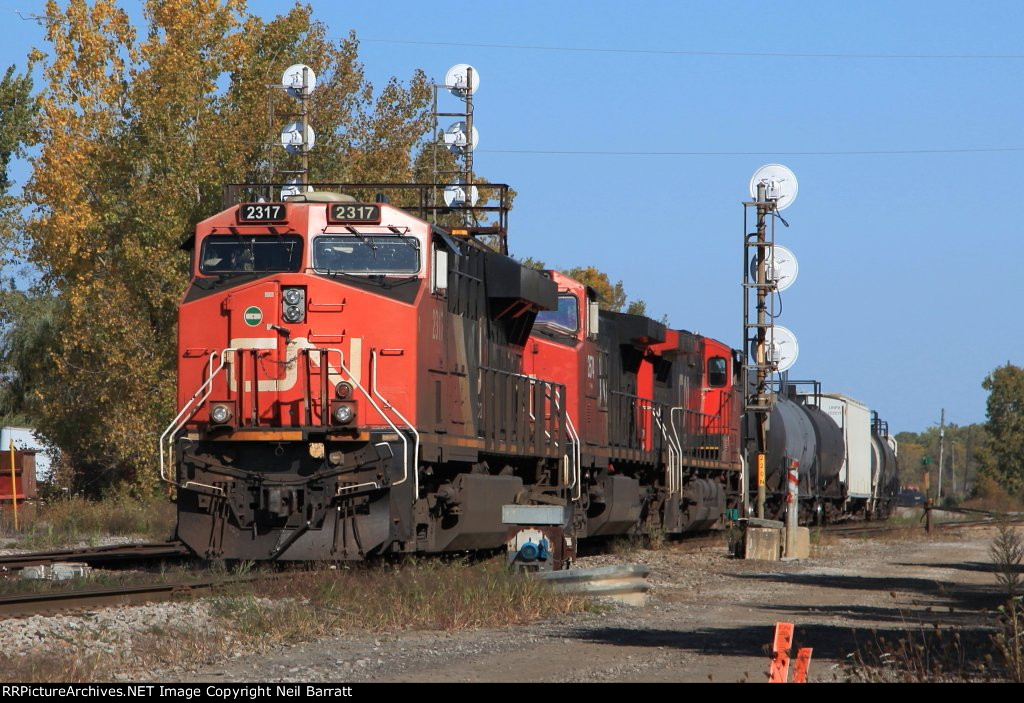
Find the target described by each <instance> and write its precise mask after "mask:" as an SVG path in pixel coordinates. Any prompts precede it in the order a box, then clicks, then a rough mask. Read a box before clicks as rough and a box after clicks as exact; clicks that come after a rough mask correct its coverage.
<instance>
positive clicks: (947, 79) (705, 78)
mask: <svg viewBox="0 0 1024 703" xmlns="http://www.w3.org/2000/svg"><path fill="white" fill-rule="evenodd" d="M126 7H130V8H132V9H131V11H132V14H133V15H134V16H136V17H139V16H140V14H141V13H140V12H139V11H138V9H137V7H134V5H133V4H130V3H126ZM250 7H251V9H252V10H253V11H254V12H257V13H258V14H261V15H264V16H267V17H270V16H272V15H274V14H275V13H277V12H279V11H280V10H281V9H283V8H284V7H287V4H285V3H280V2H269V1H260V2H252V3H251V5H250ZM314 8H315V12H316V16H317V17H318V18H319V19H321V20H323V21H324V22H325V23H326V24H327V26H328V27H329V28H330V31H331V34H332V35H335V36H338V37H340V36H342V35H344V34H346V33H347V32H348V31H349V29H355V30H356V32H357V34H358V36H359V37H360V39H361V40H362V41H363V43H362V47H361V52H360V56H361V59H362V61H363V63H364V64H365V66H366V69H367V74H368V76H369V77H370V78H371V80H373V81H374V82H376V83H378V84H380V83H383V82H384V81H385V80H386V79H387V78H388V77H389V76H391V75H396V76H399V77H401V78H406V77H408V76H409V75H410V74H411V73H412V71H413V70H415V69H417V68H422V69H424V70H425V71H427V73H428V75H431V76H432V77H434V78H436V79H438V80H440V79H441V78H442V77H443V75H444V72H445V70H446V69H447V68H448V67H449V66H450V65H452V64H455V63H462V62H466V63H471V64H473V66H475V67H476V68H477V69H478V70H479V72H480V74H481V77H482V81H481V87H480V90H479V92H478V93H477V94H476V96H475V100H476V124H477V127H478V129H479V131H480V145H479V150H478V152H477V154H476V165H477V170H478V172H479V173H481V174H482V175H484V176H486V177H487V178H489V179H490V180H493V181H501V182H506V183H509V184H511V185H512V186H514V187H515V188H516V189H517V190H518V191H519V198H518V200H517V202H516V208H515V210H514V212H513V214H512V217H511V223H510V225H511V226H510V239H509V241H510V247H511V249H512V251H513V253H514V254H516V255H520V256H526V255H529V256H533V257H535V258H539V259H543V260H544V261H546V262H547V263H548V264H549V265H552V266H557V267H570V266H574V265H594V266H597V267H599V268H601V269H603V270H605V271H607V272H608V273H609V274H610V275H611V276H612V278H613V280H617V279H622V281H623V282H624V284H625V286H626V290H627V291H628V292H629V294H630V295H631V297H639V298H643V299H644V300H645V301H647V305H648V311H649V312H651V313H652V314H653V315H654V316H655V317H660V316H661V315H663V314H667V315H668V316H669V319H670V321H671V323H672V325H673V326H677V327H683V328H687V329H691V330H697V331H700V332H701V333H703V334H707V335H710V336H714V337H717V338H720V339H722V340H724V341H726V342H728V343H730V344H732V345H734V346H736V345H738V344H739V343H740V340H741V332H742V316H741V313H742V297H741V289H740V281H741V276H742V270H741V259H742V256H741V254H742V241H743V212H742V207H741V205H740V203H741V202H742V201H743V200H744V199H745V198H746V197H747V192H746V189H747V183H748V181H749V179H750V176H751V174H752V173H753V171H754V170H755V169H756V168H757V167H758V166H760V165H761V164H764V163H771V162H779V163H783V164H786V165H787V166H789V167H790V168H791V169H793V171H794V172H795V173H796V175H797V176H798V177H799V180H800V195H799V198H798V200H797V201H796V202H795V203H794V204H793V205H792V207H790V208H789V209H787V210H786V211H785V213H784V215H785V217H786V219H787V220H788V221H789V223H790V225H791V227H790V228H789V229H784V228H781V227H780V228H779V229H778V230H777V238H778V242H779V243H780V244H784V245H786V246H787V247H789V248H790V249H792V250H793V251H794V252H795V253H796V255H797V257H798V258H799V261H800V277H799V280H798V281H797V282H796V283H795V284H794V285H793V287H792V288H790V289H789V290H788V291H786V292H785V293H784V294H783V296H784V297H783V302H784V309H783V314H782V316H781V318H780V319H779V322H780V323H781V324H783V325H785V326H787V327H789V328H790V329H792V330H793V331H794V332H795V333H796V335H797V337H798V338H799V340H800V358H799V360H798V361H797V363H796V365H795V366H794V368H793V370H792V372H791V373H792V375H793V376H798V377H801V378H817V379H820V380H822V381H823V382H824V385H825V388H826V389H828V390H834V391H840V392H844V393H847V394H849V395H852V396H854V397H856V398H859V399H862V400H864V401H866V402H867V403H868V404H869V405H871V406H872V407H873V408H875V409H877V410H878V411H879V412H880V413H881V415H882V416H883V417H886V418H887V419H888V420H889V422H890V427H891V428H892V429H894V430H895V431H901V430H913V431H917V430H921V429H924V428H925V427H927V426H928V425H930V424H935V423H937V422H938V418H939V410H940V408H942V407H945V409H946V419H947V421H952V422H956V423H958V424H966V423H969V422H977V421H982V420H984V416H985V398H986V394H985V392H984V391H983V390H982V388H981V382H982V380H983V379H984V377H985V376H986V374H988V373H989V372H990V371H991V370H992V369H993V368H995V367H996V366H997V365H1000V364H1004V363H1006V362H1007V361H1010V362H1013V363H1017V364H1021V363H1024V361H1022V359H1021V348H1022V342H1024V333H1022V331H1021V328H1020V327H1019V326H1018V322H1017V318H1016V314H1015V313H1012V309H1013V308H1014V307H1015V303H1016V295H1018V294H1020V292H1021V290H1022V286H1021V285H1020V284H1019V283H1018V273H1019V269H1020V266H1021V263H1022V256H1021V255H1022V253H1024V243H1022V241H1024V240H1022V237H1021V235H1020V234H1019V233H1018V231H1017V225H1016V221H1015V220H1016V217H1017V216H1019V215H1018V207H1017V206H1018V205H1019V203H1020V196H1019V192H1020V189H1021V181H1022V178H1024V168H1022V167H1024V135H1022V134H1021V115H1022V114H1024V42H1022V40H1021V36H1022V34H1021V29H1020V28H1021V27H1024V3H1019V2H979V3H972V4H970V5H966V4H964V3H962V2H958V3H953V2H938V1H934V0H933V1H931V2H908V1H903V2H899V3H893V2H861V3H823V2H786V1H779V2H774V3H764V2H729V3H725V2H707V3H689V2H648V3H643V4H641V3H636V4H632V5H629V4H625V3H621V2H614V3H613V2H588V3H552V2H529V1H521V2H516V3H473V4H471V5H466V4H460V3H424V2H388V3H348V2H344V3H343V2H330V3H324V2H320V3H314ZM15 10H21V11H22V12H23V13H28V12H37V13H38V12H42V10H43V3H42V2H41V1H40V0H18V1H17V2H14V1H12V0H0V17H3V19H4V20H5V21H6V22H7V24H8V27H9V29H11V28H13V29H16V30H18V31H16V32H11V31H8V32H6V33H5V34H6V36H5V41H4V42H3V44H2V45H0V63H2V64H3V65H7V64H11V63H14V64H17V65H19V66H23V65H24V56H25V54H26V53H27V51H28V49H29V48H30V47H31V46H32V45H33V44H36V45H41V40H42V29H41V28H39V27H37V26H36V25H35V24H34V23H31V22H21V21H20V20H19V19H18V17H17V15H16V14H15ZM396 42H438V43H441V44H433V45H432V44H426V43H396ZM448 44H463V45H464V46H453V45H448ZM467 44H485V45H490V46H467ZM495 45H514V46H518V47H539V46H542V47H558V48H561V49H572V48H580V49H583V48H589V49H608V50H615V51H569V50H541V49H530V48H500V47H498V46H495ZM660 52H664V53H660ZM672 52H695V53H672ZM779 54H784V55H785V56H780V55H779ZM986 57H989V58H986ZM994 57H998V58H994ZM293 58H294V60H295V61H304V62H306V63H308V64H310V65H311V66H313V67H314V68H316V67H317V62H316V57H315V56H295V57H293ZM454 106H455V105H454V103H453V104H452V105H451V107H454ZM996 149H1002V150H1001V151H984V150H996ZM957 150H960V151H957ZM525 151H539V152H552V151H562V152H565V151H569V152H598V151H605V152H620V153H613V154H592V153H591V154H586V153H575V154H564V153H563V154H554V153H522V152H525ZM621 152H676V153H667V154H663V155H628V154H623V153H621ZM808 152H810V153H808ZM849 152H860V153H849ZM863 152H911V153H863ZM912 152H927V153H912ZM15 176H16V177H19V173H18V172H16V173H15ZM20 177H21V178H23V177H24V172H23V171H22V172H21V174H20Z"/></svg>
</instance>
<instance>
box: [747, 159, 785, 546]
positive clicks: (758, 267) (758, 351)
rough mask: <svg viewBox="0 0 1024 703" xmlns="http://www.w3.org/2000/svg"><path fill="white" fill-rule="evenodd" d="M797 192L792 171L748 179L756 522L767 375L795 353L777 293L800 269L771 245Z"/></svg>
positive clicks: (760, 511) (771, 396)
mask: <svg viewBox="0 0 1024 703" xmlns="http://www.w3.org/2000/svg"><path fill="white" fill-rule="evenodd" d="M797 190H798V184H797V180H796V176H794V175H793V172H792V171H790V170H789V169H788V168H786V167H785V166H781V165H779V164H768V165H767V166H762V167H761V168H759V169H758V170H757V171H755V172H754V175H753V177H752V178H751V179H750V197H751V200H750V201H747V202H744V203H743V233H744V239H743V241H744V249H743V351H744V355H743V358H744V363H743V373H742V380H741V382H742V385H743V392H744V397H745V403H744V410H745V411H746V412H747V413H750V414H752V415H753V418H754V421H755V432H754V436H755V442H756V461H757V467H756V469H757V471H756V476H757V504H756V515H757V517H758V518H764V506H765V499H766V495H765V492H766V491H765V473H766V467H765V459H766V455H767V449H768V429H769V427H768V426H769V421H770V417H771V411H772V407H773V405H774V402H775V393H774V392H773V389H772V384H771V376H772V374H773V373H776V372H780V373H786V372H787V371H788V370H789V368H790V367H791V366H792V365H793V364H794V362H795V361H796V358H797V355H798V353H799V347H798V345H797V341H796V337H795V336H794V335H793V333H792V332H790V331H789V330H788V329H786V328H785V327H782V326H781V325H776V324H775V320H776V318H777V317H778V316H779V314H780V312H781V305H778V295H777V294H778V292H779V291H782V290H784V289H786V288H788V287H789V286H790V285H791V284H792V283H793V281H795V280H796V274H797V272H798V270H799V269H798V266H797V262H796V257H794V256H793V254H792V252H790V251H789V250H788V249H785V248H784V247H781V246H780V247H776V245H775V220H776V219H778V220H780V221H781V222H782V223H783V224H785V225H786V226H787V227H788V226H789V225H788V223H786V221H785V220H783V219H782V216H781V215H779V214H778V211H780V210H783V209H785V208H787V207H788V206H789V205H790V204H792V202H793V200H794V199H795V198H796V194H797ZM751 212H753V213H754V217H755V231H754V232H750V227H749V217H750V213H751ZM777 307H778V309H777ZM792 463H793V464H795V462H792ZM787 469H788V471H789V473H788V475H787V484H788V495H787V503H788V505H789V509H788V510H787V523H792V526H793V527H794V528H795V526H796V516H797V513H798V512H799V508H798V500H797V498H798V496H797V494H796V489H797V485H798V484H797V476H796V475H795V474H796V473H797V471H798V469H799V467H798V466H788V467H787ZM749 495H750V491H749V489H747V488H745V489H744V491H743V498H744V501H745V502H749ZM747 513H748V514H749V505H748V506H747ZM792 532H795V529H794V530H790V531H787V534H790V533H792ZM787 541H788V538H787Z"/></svg>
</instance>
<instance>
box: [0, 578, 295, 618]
mask: <svg viewBox="0 0 1024 703" xmlns="http://www.w3.org/2000/svg"><path fill="white" fill-rule="evenodd" d="M284 576H286V574H274V575H247V576H236V577H231V576H220V577H217V578H210V579H199V580H194V581H175V582H169V583H156V584H141V585H139V584H136V585H128V586H108V587H104V588H85V589H77V590H68V591H49V592H40V593H18V594H15V595H8V596H0V619H3V618H12V617H24V616H27V615H46V614H52V613H59V612H65V611H69V610H83V609H91V608H111V607H118V606H126V605H141V604H144V603H156V602H162V601H172V600H185V599H188V598H200V597H203V596H209V595H214V594H216V593H217V592H218V590H220V589H223V588H224V587H226V586H231V585H237V584H240V583H245V582H247V581H252V580H254V579H256V578H260V577H262V578H271V579H273V578H282V577H284Z"/></svg>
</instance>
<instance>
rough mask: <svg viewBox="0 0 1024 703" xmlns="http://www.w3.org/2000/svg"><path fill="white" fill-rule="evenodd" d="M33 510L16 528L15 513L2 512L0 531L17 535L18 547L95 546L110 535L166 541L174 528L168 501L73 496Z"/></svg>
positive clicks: (171, 507) (7, 534)
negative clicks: (90, 498)
mask: <svg viewBox="0 0 1024 703" xmlns="http://www.w3.org/2000/svg"><path fill="white" fill-rule="evenodd" d="M34 513H35V514H34V515H30V516H26V518H27V519H22V520H21V521H20V524H19V529H18V530H15V529H14V526H13V518H12V516H11V515H10V513H9V512H7V511H5V512H4V513H3V514H2V515H0V534H3V535H5V536H7V537H12V538H14V539H15V541H16V546H17V547H20V548H23V549H32V550H36V549H47V548H53V547H58V546H66V545H71V544H79V543H82V542H85V543H86V544H90V545H96V544H98V543H99V542H100V541H101V540H102V539H103V538H105V537H111V536H133V537H142V538H144V539H150V540H154V541H163V540H166V539H169V538H170V537H171V535H172V534H173V531H174V518H175V516H174V506H173V505H172V504H170V503H168V502H166V501H150V502H140V501H137V500H134V499H132V498H129V497H126V496H117V497H112V498H107V499H105V500H100V501H90V500H86V499H84V498H78V497H73V498H68V499H61V500H56V501H54V502H52V503H47V504H45V505H38V506H36V509H35V511H34Z"/></svg>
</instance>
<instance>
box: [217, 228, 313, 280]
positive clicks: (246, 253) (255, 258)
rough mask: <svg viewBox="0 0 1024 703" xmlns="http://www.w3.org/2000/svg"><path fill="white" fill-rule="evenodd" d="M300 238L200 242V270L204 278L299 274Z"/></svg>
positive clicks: (256, 237)
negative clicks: (223, 275)
mask: <svg viewBox="0 0 1024 703" xmlns="http://www.w3.org/2000/svg"><path fill="white" fill-rule="evenodd" d="M301 266H302V237H299V236H296V235H278V236H271V235H266V234H260V235H231V236H221V235H216V236H213V237H207V238H206V239H204V240H203V254H202V258H200V264H199V270H200V271H201V272H202V273H207V274H231V273H243V272H250V271H257V272H264V273H269V272H284V271H298V270H299V268H300V267H301Z"/></svg>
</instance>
